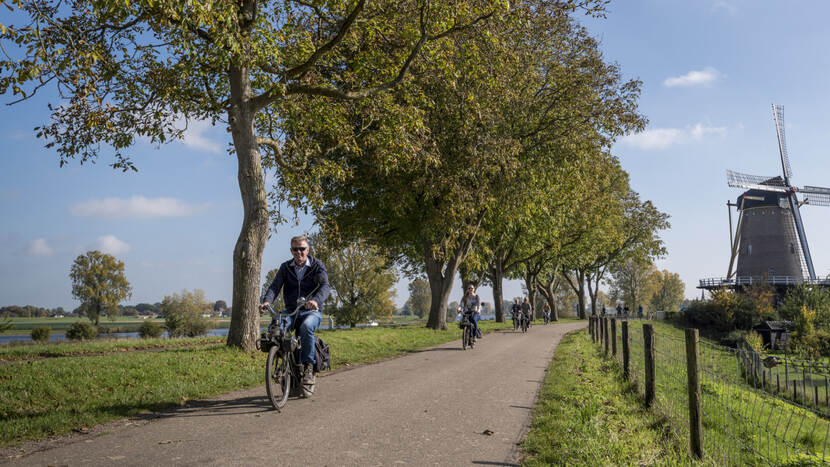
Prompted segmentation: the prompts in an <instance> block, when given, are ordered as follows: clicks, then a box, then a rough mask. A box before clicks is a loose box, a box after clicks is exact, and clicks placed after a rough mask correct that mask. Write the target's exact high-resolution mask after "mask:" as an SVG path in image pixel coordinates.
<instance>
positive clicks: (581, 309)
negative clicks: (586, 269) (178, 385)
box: [562, 268, 585, 319]
mask: <svg viewBox="0 0 830 467" xmlns="http://www.w3.org/2000/svg"><path fill="white" fill-rule="evenodd" d="M573 273H574V279H573V280H571V278H570V276H568V271H567V270H565V269H564V268H563V269H562V277H564V278H565V280H566V281H568V285H570V286H571V290H573V291H574V293H576V300H577V307H578V309H577V310H576V316H577V317H578V318H579V319H585V274H584V273H583V272H581V271H573Z"/></svg>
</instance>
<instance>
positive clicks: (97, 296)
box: [69, 250, 132, 326]
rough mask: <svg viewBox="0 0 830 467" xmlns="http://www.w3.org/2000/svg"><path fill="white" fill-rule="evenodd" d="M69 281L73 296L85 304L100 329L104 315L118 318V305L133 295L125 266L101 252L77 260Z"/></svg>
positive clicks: (86, 309) (83, 305) (89, 252)
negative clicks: (125, 272) (125, 273)
mask: <svg viewBox="0 0 830 467" xmlns="http://www.w3.org/2000/svg"><path fill="white" fill-rule="evenodd" d="M69 278H70V279H72V296H73V297H74V298H76V299H78V300H80V301H81V307H82V308H83V311H84V313H85V314H86V316H87V318H89V320H90V321H92V322H93V323H95V325H96V326H97V325H98V322H99V320H100V317H101V314H102V313H104V312H106V313H107V314H108V315H109V316H110V317H111V318H114V317H115V315H116V314H117V313H118V304H119V303H120V302H121V301H122V300H124V299H126V298H129V297H130V296H131V295H132V288H131V287H130V283H129V282H127V277H126V276H125V275H124V263H123V262H121V261H118V260H117V259H116V258H115V257H114V256H112V255H108V254H106V253H101V252H100V251H97V250H92V251H88V252H86V254H85V255H80V256H78V257H77V258H75V263H74V264H72V268H71V269H70V272H69Z"/></svg>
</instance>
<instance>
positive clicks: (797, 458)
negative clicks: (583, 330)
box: [589, 317, 830, 465]
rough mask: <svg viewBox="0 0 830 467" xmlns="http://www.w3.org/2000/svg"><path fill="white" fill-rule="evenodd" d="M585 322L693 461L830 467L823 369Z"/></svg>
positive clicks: (828, 368)
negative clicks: (685, 442)
mask: <svg viewBox="0 0 830 467" xmlns="http://www.w3.org/2000/svg"><path fill="white" fill-rule="evenodd" d="M592 320H593V323H592V324H591V325H590V326H589V330H590V332H591V335H592V337H593V338H594V340H595V342H598V343H599V344H600V348H602V349H603V351H604V353H605V354H606V355H608V356H609V357H612V358H615V359H616V360H617V361H618V362H619V363H620V366H621V367H622V369H623V374H624V376H626V377H627V379H628V380H629V381H631V382H632V383H634V385H635V387H636V388H637V391H638V392H640V393H641V394H643V398H644V402H645V404H646V405H647V406H651V407H652V408H653V409H654V410H656V411H657V412H658V413H660V414H661V415H663V416H665V418H666V420H667V424H668V426H670V429H671V430H672V431H674V432H675V433H676V434H677V436H679V437H681V438H682V439H688V440H689V444H690V451H691V453H692V455H693V456H695V457H699V460H700V462H702V463H704V464H709V465H830V410H828V406H829V405H830V404H828V402H829V401H830V394H828V388H829V387H830V385H828V379H829V378H828V376H830V364H828V363H826V362H815V361H804V360H795V359H791V358H789V357H781V356H775V355H762V354H758V353H757V352H754V351H752V350H751V349H749V348H746V347H744V348H739V349H735V348H731V347H724V346H721V345H717V344H713V343H710V342H708V341H705V340H700V339H699V338H698V337H697V330H693V331H692V332H689V331H688V330H687V331H686V332H684V331H683V330H680V329H677V328H674V327H673V326H671V325H669V324H664V323H656V322H640V321H638V322H634V321H628V320H624V319H610V318H598V317H594V318H592ZM623 328H626V329H623ZM626 334H627V342H626V338H625V336H626ZM606 342H607V343H606ZM626 360H627V362H626ZM690 399H691V400H692V403H691V404H690ZM698 407H699V408H698ZM696 443H697V444H696Z"/></svg>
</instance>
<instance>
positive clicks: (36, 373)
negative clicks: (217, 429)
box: [0, 321, 512, 447]
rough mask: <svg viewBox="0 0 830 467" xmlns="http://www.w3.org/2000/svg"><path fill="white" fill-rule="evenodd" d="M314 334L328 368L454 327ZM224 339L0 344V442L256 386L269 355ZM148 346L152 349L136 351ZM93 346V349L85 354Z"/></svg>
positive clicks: (428, 342)
mask: <svg viewBox="0 0 830 467" xmlns="http://www.w3.org/2000/svg"><path fill="white" fill-rule="evenodd" d="M481 327H482V329H483V330H484V331H485V332H490V331H492V330H495V329H504V328H507V327H512V324H511V323H495V322H493V321H484V322H481ZM318 335H319V336H320V337H322V338H323V339H324V340H326V341H327V342H328V343H329V345H330V346H331V353H332V367H333V368H338V367H343V366H350V365H357V364H361V363H367V362H372V361H377V360H380V359H384V358H389V357H392V356H395V355H400V354H402V353H405V352H407V351H411V350H417V349H421V348H425V347H430V346H433V345H436V344H440V343H444V342H448V341H451V340H454V339H459V338H460V331H459V329H458V328H457V326H454V325H452V324H450V329H449V330H447V331H433V330H429V329H426V328H424V327H421V326H401V327H376V328H356V329H348V330H338V331H318ZM217 340H218V341H217ZM222 342H224V339H222V338H205V339H201V340H194V339H153V340H147V341H142V340H138V339H136V340H110V341H93V342H80V343H67V344H49V345H44V346H36V345H30V346H9V347H8V348H4V349H2V350H3V351H4V352H5V353H2V354H0V355H2V357H0V358H2V359H3V360H6V363H4V364H0V420H2V423H0V446H4V447H7V446H10V445H14V444H17V443H20V442H21V441H24V440H31V439H42V438H45V437H48V436H52V435H60V434H65V433H68V432H70V431H72V430H73V429H80V428H83V427H90V426H92V425H95V424H99V423H103V422H106V421H109V420H113V419H118V418H124V417H129V416H133V415H136V414H140V413H146V412H153V411H158V410H162V409H164V408H166V407H171V406H175V405H180V404H184V403H186V402H187V401H188V400H192V399H199V398H206V397H211V396H216V395H218V394H222V393H225V392H229V391H233V390H236V389H243V388H249V387H254V386H259V385H262V384H263V381H262V374H263V366H264V365H265V355H264V354H263V353H261V352H257V353H254V354H247V353H244V352H240V351H238V350H235V349H230V348H227V347H226V346H225V345H224V344H223V343H222ZM194 343H197V344H198V345H193V344H194ZM142 346H144V347H142ZM154 346H155V350H156V351H152V352H148V351H135V350H141V349H145V350H149V349H153V347H154ZM25 347H31V348H32V349H33V350H32V352H29V353H26V352H25V351H22V350H21V349H23V348H25ZM43 352H51V353H46V354H44V353H43ZM90 353H92V354H95V355H84V354H90ZM32 357H43V358H37V359H34V360H33V359H32Z"/></svg>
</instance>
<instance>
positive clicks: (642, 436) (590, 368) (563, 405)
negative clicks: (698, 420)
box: [522, 331, 690, 466]
mask: <svg viewBox="0 0 830 467" xmlns="http://www.w3.org/2000/svg"><path fill="white" fill-rule="evenodd" d="M522 448H523V450H524V452H525V457H524V459H523V462H522V463H523V464H524V465H527V466H546V465H562V466H572V465H581V466H611V465H684V464H688V463H689V462H690V460H689V459H688V456H687V455H686V448H685V444H684V441H683V440H681V439H679V438H678V437H677V436H676V435H675V433H674V432H673V431H672V430H671V429H669V427H668V425H667V421H666V420H665V418H663V417H662V416H660V415H659V414H656V413H654V412H651V411H649V410H647V409H644V408H643V406H642V402H641V399H640V398H639V397H638V396H637V395H636V394H635V392H634V391H632V389H631V388H630V386H628V385H626V384H625V383H623V381H622V375H621V373H620V371H619V366H618V365H617V364H616V363H615V362H613V361H610V360H607V359H603V358H601V357H600V356H599V353H598V352H597V350H596V348H595V347H594V346H593V345H592V344H591V339H590V337H589V335H588V334H587V333H585V332H584V331H583V332H575V333H571V334H568V335H567V336H565V338H563V339H562V342H560V343H559V346H558V347H557V348H556V352H555V353H554V357H553V361H552V362H551V364H550V366H549V367H548V371H547V376H546V377H545V382H544V385H543V387H542V390H541V391H540V393H539V401H538V404H537V406H536V409H535V410H534V412H533V421H532V423H531V428H530V431H529V432H528V435H527V438H526V439H525V441H524V442H523V444H522Z"/></svg>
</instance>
